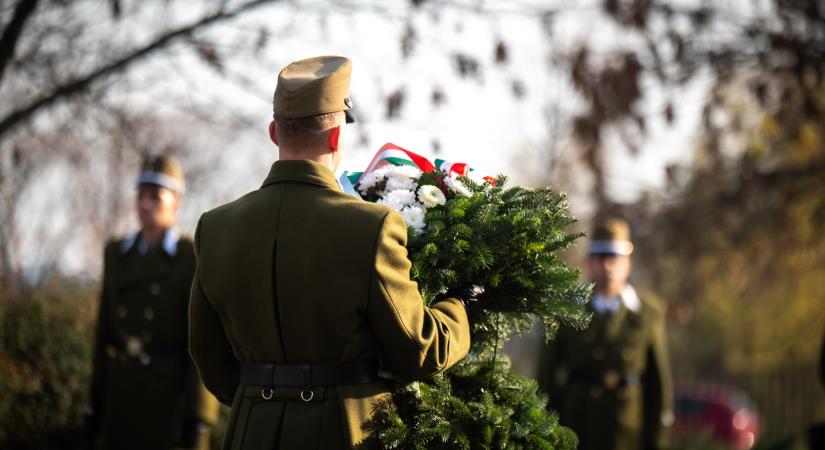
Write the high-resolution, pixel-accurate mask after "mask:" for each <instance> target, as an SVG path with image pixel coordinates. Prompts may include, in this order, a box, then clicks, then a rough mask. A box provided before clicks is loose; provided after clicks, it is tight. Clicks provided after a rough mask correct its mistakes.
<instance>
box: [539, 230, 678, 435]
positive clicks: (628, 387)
mask: <svg viewBox="0 0 825 450" xmlns="http://www.w3.org/2000/svg"><path fill="white" fill-rule="evenodd" d="M632 252H633V244H632V243H631V241H630V228H629V227H628V225H627V223H626V222H624V221H623V220H620V219H608V220H606V221H605V222H603V223H600V224H598V226H597V227H596V228H595V230H594V231H593V235H592V241H591V243H590V247H589V269H590V275H591V276H592V279H593V281H594V283H595V285H594V296H593V300H592V302H591V303H590V304H589V305H588V307H589V308H590V310H591V311H592V312H593V319H592V321H591V323H590V326H589V327H588V328H587V329H586V330H584V331H581V332H579V331H574V330H570V329H561V330H559V333H558V335H557V337H556V339H555V340H554V341H553V342H551V343H550V344H549V345H548V346H546V347H545V348H544V350H543V352H542V356H541V360H540V362H539V384H540V385H541V387H542V389H544V390H545V391H546V392H548V393H549V394H550V404H549V407H550V408H552V409H557V410H558V411H559V414H560V420H561V423H562V424H564V425H566V426H569V427H570V428H572V429H573V431H575V432H576V434H577V435H578V436H579V439H580V447H579V448H580V449H582V450H588V449H597V450H606V449H616V450H618V449H627V450H630V449H659V448H664V447H666V445H667V430H668V427H669V425H670V424H671V423H672V422H673V413H672V407H673V394H672V386H671V384H672V383H671V377H670V367H669V363H668V357H667V348H666V347H667V344H666V340H665V317H664V316H665V308H664V306H663V305H661V304H659V303H657V302H655V301H653V300H652V299H650V298H649V297H647V296H645V297H639V296H638V295H637V294H636V291H635V290H634V289H633V287H632V286H631V285H630V284H628V283H627V278H628V276H629V275H630V269H631V259H630V255H631V253H632Z"/></svg>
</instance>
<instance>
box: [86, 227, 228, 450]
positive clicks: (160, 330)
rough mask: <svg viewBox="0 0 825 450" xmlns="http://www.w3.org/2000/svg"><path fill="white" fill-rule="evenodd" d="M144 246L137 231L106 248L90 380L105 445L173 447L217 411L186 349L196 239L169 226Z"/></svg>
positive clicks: (95, 418) (95, 420)
mask: <svg viewBox="0 0 825 450" xmlns="http://www.w3.org/2000/svg"><path fill="white" fill-rule="evenodd" d="M143 247H145V244H144V243H143V242H141V241H140V239H139V237H138V236H137V235H136V236H133V237H132V238H129V239H125V240H121V241H113V242H110V243H108V244H107V245H106V249H105V252H104V275H103V289H102V295H101V299H100V309H99V312H98V321H97V336H96V340H95V347H94V362H93V366H94V367H93V376H92V386H91V406H92V413H93V415H92V417H93V420H92V422H93V426H94V428H95V429H97V430H98V431H99V433H98V438H99V439H98V440H99V441H102V444H103V448H111V449H124V450H128V449H147V448H153V449H169V448H172V447H173V446H176V445H180V444H181V443H182V441H181V439H182V438H183V435H182V433H183V432H184V428H185V427H186V426H188V425H189V424H192V423H193V422H195V421H202V422H214V420H215V418H216V415H217V406H218V404H217V401H216V400H215V399H214V397H212V395H210V394H209V393H208V392H207V391H206V389H205V387H204V386H203V384H202V383H201V381H200V378H199V377H198V374H197V371H196V370H195V367H194V364H193V363H192V360H191V358H190V357H189V354H188V352H187V345H186V330H187V304H188V300H189V288H190V286H191V281H192V276H193V275H194V272H195V256H194V251H193V246H192V241H191V240H189V239H186V238H183V239H180V240H178V239H177V235H176V234H175V233H174V230H168V231H167V233H166V238H165V239H164V245H161V246H159V247H158V248H156V249H148V248H143ZM206 439H208V436H201V441H202V442H201V444H203V443H205V442H203V441H205V440H206Z"/></svg>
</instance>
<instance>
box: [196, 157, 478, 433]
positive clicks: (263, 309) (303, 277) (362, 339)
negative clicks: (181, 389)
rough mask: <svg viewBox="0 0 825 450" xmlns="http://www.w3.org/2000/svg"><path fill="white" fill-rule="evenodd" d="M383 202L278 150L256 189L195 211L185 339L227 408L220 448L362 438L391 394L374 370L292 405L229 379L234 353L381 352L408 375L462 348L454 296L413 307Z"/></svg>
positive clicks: (240, 358) (395, 219)
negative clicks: (364, 197)
mask: <svg viewBox="0 0 825 450" xmlns="http://www.w3.org/2000/svg"><path fill="white" fill-rule="evenodd" d="M406 239H407V227H406V225H405V224H404V221H403V220H402V218H401V216H400V215H399V214H397V213H396V212H394V211H391V210H390V209H388V208H386V207H383V206H380V205H377V204H372V203H368V202H364V201H361V200H359V199H356V198H354V197H351V196H349V195H346V194H344V193H343V192H342V191H341V189H340V186H339V185H338V183H337V181H336V179H335V177H334V176H333V174H332V172H330V171H329V170H328V169H327V168H326V167H324V166H322V165H320V164H317V163H315V162H311V161H278V162H276V163H275V164H274V165H273V166H272V169H271V171H270V174H269V176H268V177H267V178H266V181H264V183H263V186H262V187H261V188H260V189H259V190H257V191H254V192H251V193H249V194H247V195H246V196H244V197H241V198H240V199H238V200H236V201H234V202H231V203H229V204H226V205H224V206H221V207H218V208H217V209H214V210H212V211H209V212H207V213H205V214H204V215H203V216H202V217H201V219H200V222H199V224H198V231H197V233H196V235H195V242H196V244H195V246H196V253H197V256H198V270H197V273H196V276H195V281H194V283H193V285H192V298H191V303H190V318H191V322H190V327H191V328H190V350H191V353H192V356H193V358H194V360H195V364H196V365H197V367H198V369H199V371H200V373H201V375H202V377H203V380H204V382H205V384H206V386H207V388H208V389H209V390H210V391H212V392H213V393H214V394H215V395H216V396H217V397H218V399H219V400H221V401H222V402H224V403H227V404H228V403H230V402H231V403H232V415H231V418H230V422H229V426H228V429H227V434H226V437H225V440H224V448H227V449H272V448H281V449H336V448H350V447H352V446H354V445H356V444H362V445H367V446H369V444H370V442H371V440H370V438H371V433H370V429H369V421H370V418H371V415H372V413H373V410H374V409H375V408H376V407H377V406H378V405H379V403H380V402H382V401H384V402H386V401H391V396H390V394H389V389H388V385H387V384H386V383H385V382H383V381H381V382H375V383H371V384H364V385H357V386H343V387H330V388H326V390H324V389H319V388H316V389H315V399H314V400H313V401H311V402H303V401H301V400H300V399H298V396H297V392H293V391H290V390H289V389H285V388H284V389H278V388H277V386H276V389H275V390H276V394H275V397H273V398H272V399H270V400H266V399H264V398H263V397H262V395H261V389H260V387H256V386H245V385H240V384H239V364H240V362H259V363H260V362H275V363H279V362H280V363H335V362H351V361H369V360H374V359H376V358H380V360H381V361H382V362H383V366H384V367H385V368H386V369H389V370H391V371H394V372H397V373H401V374H405V375H407V376H412V377H424V376H429V375H433V374H435V373H438V372H441V371H443V370H445V369H447V368H448V367H450V366H451V365H452V364H454V363H455V362H457V361H458V360H460V359H461V358H462V357H464V356H465V354H466V353H467V352H468V350H469V346H470V331H469V325H468V323H467V316H466V312H465V311H464V307H463V306H462V304H461V303H460V301H459V300H457V299H452V298H449V299H446V300H444V301H441V302H438V303H437V304H434V305H432V306H431V307H429V308H428V307H425V306H424V304H423V300H422V298H421V296H420V294H419V292H418V288H417V285H416V283H415V282H413V281H411V280H410V267H411V264H410V262H409V260H408V258H407V251H406V248H405V245H406Z"/></svg>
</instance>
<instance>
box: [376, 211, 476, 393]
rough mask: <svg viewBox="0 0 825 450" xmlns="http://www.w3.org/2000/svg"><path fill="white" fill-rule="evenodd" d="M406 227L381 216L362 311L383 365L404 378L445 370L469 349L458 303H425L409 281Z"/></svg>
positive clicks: (391, 216) (464, 315)
mask: <svg viewBox="0 0 825 450" xmlns="http://www.w3.org/2000/svg"><path fill="white" fill-rule="evenodd" d="M406 244H407V227H406V225H405V224H404V220H403V219H402V218H401V216H400V215H398V214H397V213H395V212H390V213H388V214H387V215H386V216H385V217H384V222H383V224H382V227H381V230H380V232H379V234H378V237H377V241H376V245H375V258H374V263H373V272H372V276H371V277H372V279H371V281H370V293H369V299H368V303H367V314H368V318H369V321H370V324H371V327H372V329H373V332H374V333H375V335H376V336H377V337H378V340H379V341H380V343H381V346H382V348H383V356H384V364H385V365H386V366H387V367H388V368H389V369H390V370H393V371H396V372H398V373H401V374H403V375H406V376H410V377H426V376H430V375H434V374H436V373H439V372H442V371H444V370H446V369H448V368H449V367H450V366H452V365H453V364H455V363H456V362H458V361H459V360H461V358H463V357H464V356H465V355H466V354H467V352H468V351H469V349H470V325H469V322H468V321H467V313H466V311H465V310H464V306H463V305H462V304H461V301H459V300H458V299H455V298H447V299H444V300H442V301H439V302H438V303H435V304H433V305H431V306H430V307H426V306H424V300H423V299H422V298H421V294H420V293H419V292H418V284H417V283H415V282H414V281H412V280H411V279H410V268H411V267H412V264H411V263H410V260H409V259H408V258H407V248H406Z"/></svg>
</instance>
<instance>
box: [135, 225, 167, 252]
mask: <svg viewBox="0 0 825 450" xmlns="http://www.w3.org/2000/svg"><path fill="white" fill-rule="evenodd" d="M166 229H167V228H165V227H151V228H150V227H144V228H143V229H142V230H141V231H140V238H141V239H143V242H145V243H146V246H147V247H149V248H155V247H157V246H158V245H160V243H161V241H162V240H163V236H165V235H166Z"/></svg>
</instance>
